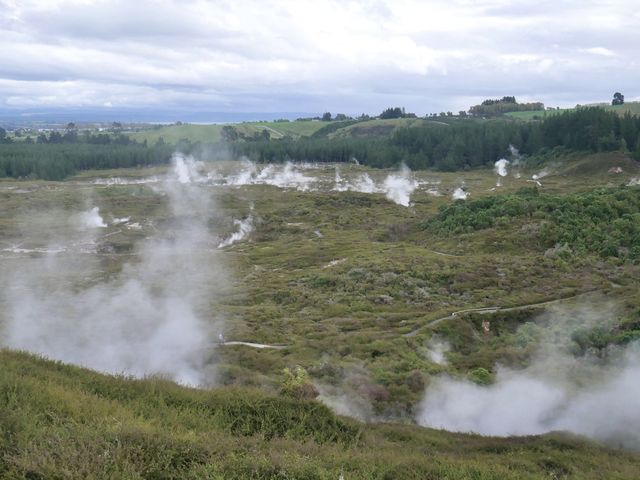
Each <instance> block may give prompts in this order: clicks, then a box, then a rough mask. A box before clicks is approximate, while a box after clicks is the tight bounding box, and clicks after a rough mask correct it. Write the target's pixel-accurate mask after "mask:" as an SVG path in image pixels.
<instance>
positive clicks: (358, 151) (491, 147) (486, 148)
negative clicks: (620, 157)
mask: <svg viewBox="0 0 640 480" xmlns="http://www.w3.org/2000/svg"><path fill="white" fill-rule="evenodd" d="M639 134H640V117H638V116H635V115H630V114H626V115H625V116H623V117H620V116H618V115H617V114H615V113H613V112H607V111H605V110H604V109H602V108H597V107H591V108H581V109H578V110H575V111H569V112H565V113H562V114H558V115H553V116H549V117H547V118H545V119H544V120H542V121H535V122H522V121H517V120H508V119H491V120H480V119H457V118H456V119H447V121H442V122H438V123H434V122H429V123H425V124H423V125H422V126H418V127H413V126H412V127H407V128H399V129H397V130H395V131H394V132H393V133H392V134H391V135H390V136H388V137H368V138H349V137H339V138H328V137H320V138H318V137H315V138H301V139H298V140H294V139H291V138H283V139H279V140H269V141H266V140H255V141H238V142H234V143H232V144H231V149H232V152H233V155H234V156H235V157H236V158H239V157H242V156H246V157H249V158H250V159H252V160H254V161H257V162H282V161H288V160H294V161H312V162H348V161H352V160H353V159H356V160H357V161H358V162H359V163H361V164H364V165H368V166H371V167H381V168H384V167H393V166H396V165H398V164H399V163H401V162H404V163H405V164H406V165H407V166H409V167H410V168H412V169H426V168H434V169H437V170H442V171H456V170H461V169H465V168H476V167H481V166H486V165H492V164H493V163H494V162H495V161H496V160H497V159H499V158H501V157H504V156H507V155H508V154H509V145H513V146H515V147H516V148H518V149H519V151H520V153H522V154H524V155H541V154H545V153H546V152H547V151H548V150H551V149H553V148H556V147H563V148H564V149H567V150H571V151H588V152H598V151H613V150H618V149H623V150H628V151H630V152H633V153H634V155H635V157H636V158H640V143H639V142H638V136H639Z"/></svg>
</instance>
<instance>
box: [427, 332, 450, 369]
mask: <svg viewBox="0 0 640 480" xmlns="http://www.w3.org/2000/svg"><path fill="white" fill-rule="evenodd" d="M449 350H451V346H450V345H449V343H448V342H446V341H445V340H443V339H440V338H432V339H430V340H429V342H427V355H428V357H429V360H431V361H432V362H433V363H436V364H438V365H446V364H447V357H446V355H447V352H448V351H449Z"/></svg>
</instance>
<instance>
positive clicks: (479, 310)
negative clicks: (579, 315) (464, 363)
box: [403, 290, 597, 337]
mask: <svg viewBox="0 0 640 480" xmlns="http://www.w3.org/2000/svg"><path fill="white" fill-rule="evenodd" d="M596 291H597V290H591V291H589V292H584V293H579V294H578V295H573V296H572V297H565V298H557V299H555V300H545V301H544V302H537V303H529V304H527V305H518V306H516V307H506V308H505V307H500V306H497V307H481V308H467V309H465V310H458V311H456V312H453V313H452V314H451V315H447V316H446V317H441V318H436V319H435V320H431V321H430V322H429V323H427V324H426V325H422V326H420V327H418V328H416V329H414V330H412V331H410V332H409V333H405V334H404V335H403V336H404V337H414V336H416V335H417V334H418V332H419V331H420V330H422V329H423V328H429V327H433V326H435V325H437V324H439V323H440V322H444V321H445V320H452V319H454V318H456V317H457V316H458V315H460V314H463V313H480V314H484V313H496V312H498V311H500V312H515V311H518V310H527V309H529V308H534V307H543V306H546V305H553V304H556V303H561V302H566V301H568V300H573V299H574V298H578V297H582V296H584V295H590V294H592V293H594V292H596Z"/></svg>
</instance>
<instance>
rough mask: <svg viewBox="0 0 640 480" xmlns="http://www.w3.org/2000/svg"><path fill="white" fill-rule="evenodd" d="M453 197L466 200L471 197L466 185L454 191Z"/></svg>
mask: <svg viewBox="0 0 640 480" xmlns="http://www.w3.org/2000/svg"><path fill="white" fill-rule="evenodd" d="M451 197H452V198H453V199H454V200H466V199H467V198H468V197H469V192H467V191H466V190H465V189H464V187H458V188H456V189H455V190H454V191H453V194H452V195H451Z"/></svg>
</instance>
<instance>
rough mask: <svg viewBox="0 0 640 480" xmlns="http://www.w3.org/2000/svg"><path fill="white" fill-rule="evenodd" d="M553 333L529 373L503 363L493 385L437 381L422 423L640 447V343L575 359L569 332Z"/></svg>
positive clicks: (420, 419)
mask: <svg viewBox="0 0 640 480" xmlns="http://www.w3.org/2000/svg"><path fill="white" fill-rule="evenodd" d="M574 315H575V317H576V318H577V319H584V325H585V326H587V325H589V324H590V323H593V322H592V319H590V318H585V317H583V316H581V315H580V313H579V312H577V311H576V312H575V313H574ZM556 323H560V324H561V323H562V321H560V320H559V321H558V322H556ZM603 323H606V319H605V318H604V317H603V320H602V322H601V323H600V324H603ZM529 327H531V325H528V327H527V328H529ZM550 330H552V332H550V333H547V334H546V335H547V336H546V337H545V338H544V339H543V341H542V343H541V344H542V345H543V346H541V347H540V351H539V352H538V354H537V355H536V357H535V359H534V360H533V362H532V363H531V364H530V365H529V366H528V367H527V368H525V369H523V370H513V369H510V368H506V367H502V366H497V367H496V378H495V382H494V383H493V384H491V385H488V386H481V385H477V384H475V383H472V382H470V381H467V380H464V379H453V378H449V377H446V376H444V377H438V378H436V379H435V380H433V381H431V383H430V384H429V386H428V388H427V389H426V391H425V396H424V398H423V401H422V402H421V403H420V405H419V407H418V410H417V411H418V413H417V416H416V420H417V422H418V423H419V424H420V425H423V426H428V427H432V428H439V429H445V430H450V431H454V432H474V433H479V434H482V435H492V436H511V435H536V434H542V433H546V432H550V431H556V430H564V431H569V432H572V433H576V434H580V435H585V436H587V437H589V438H592V439H594V440H598V441H602V442H605V443H607V444H608V445H610V446H614V447H623V448H629V449H634V450H640V414H638V412H639V411H640V400H639V399H640V344H639V343H638V342H636V343H635V344H631V345H629V346H628V347H627V348H625V349H623V348H621V347H610V348H609V350H608V351H607V352H606V354H605V355H604V356H602V355H595V354H593V353H591V354H586V355H584V356H578V357H574V356H573V355H571V354H570V353H569V352H568V351H567V349H566V348H562V347H561V346H560V343H558V339H560V338H564V340H562V341H566V340H567V337H568V335H567V330H564V327H557V326H555V327H552V328H551V329H550ZM553 330H555V331H553Z"/></svg>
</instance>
